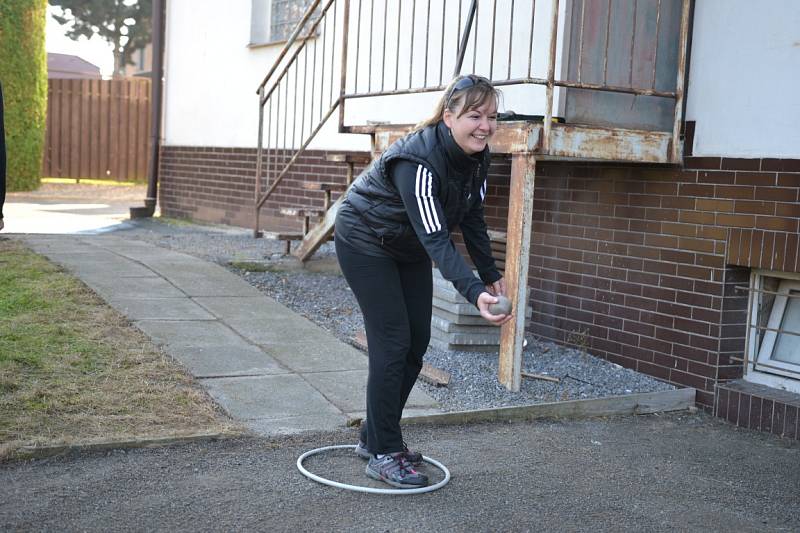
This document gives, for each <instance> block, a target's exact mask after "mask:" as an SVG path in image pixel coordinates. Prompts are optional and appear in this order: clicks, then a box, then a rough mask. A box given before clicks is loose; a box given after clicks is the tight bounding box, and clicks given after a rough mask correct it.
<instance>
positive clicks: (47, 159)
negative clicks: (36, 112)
mask: <svg viewBox="0 0 800 533" xmlns="http://www.w3.org/2000/svg"><path fill="white" fill-rule="evenodd" d="M52 81H53V80H47V115H46V116H45V130H44V131H45V134H44V138H45V143H44V157H43V158H42V176H50V175H51V170H50V169H51V167H52V157H53V106H54V99H53V83H52Z"/></svg>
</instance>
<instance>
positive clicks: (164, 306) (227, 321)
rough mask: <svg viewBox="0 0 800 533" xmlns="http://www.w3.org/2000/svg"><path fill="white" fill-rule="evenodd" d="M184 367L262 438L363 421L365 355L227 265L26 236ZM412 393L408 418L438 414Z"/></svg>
mask: <svg viewBox="0 0 800 533" xmlns="http://www.w3.org/2000/svg"><path fill="white" fill-rule="evenodd" d="M20 238H22V239H23V240H24V241H25V242H26V243H27V244H28V245H29V246H30V247H31V248H32V249H33V250H34V251H36V252H37V253H40V254H42V255H44V256H46V257H48V258H49V259H50V260H52V261H54V262H56V263H59V264H61V265H63V266H64V267H65V268H67V269H68V270H69V271H71V272H72V273H74V274H75V275H76V276H77V277H78V278H80V279H81V280H82V281H83V282H84V283H86V284H87V285H88V286H89V287H91V288H92V289H93V290H94V291H95V292H97V294H98V295H100V297H102V298H103V299H104V300H106V301H107V302H108V303H109V304H110V305H111V306H112V307H114V308H115V309H117V310H118V311H120V312H121V313H122V314H124V315H125V316H127V317H128V318H129V319H130V320H131V321H133V323H134V324H135V325H136V327H138V328H139V329H140V330H142V331H143V332H144V333H146V334H147V335H148V336H150V338H151V339H153V341H154V342H155V343H156V344H158V345H161V346H163V348H164V349H165V351H166V352H167V353H169V354H170V355H171V356H172V357H174V358H175V359H176V360H178V361H180V362H181V363H182V364H183V365H185V366H186V368H187V369H188V370H189V372H191V373H192V374H193V375H194V376H195V377H197V378H198V379H199V380H200V383H202V385H203V386H204V387H205V388H206V389H207V390H208V392H209V393H210V394H211V396H212V397H213V398H214V399H215V400H216V401H217V402H219V403H220V405H222V407H223V408H224V409H225V410H226V411H227V412H228V413H229V414H230V415H231V416H232V417H234V418H236V419H238V420H241V421H243V422H244V423H245V424H246V425H247V426H248V427H249V428H251V429H252V430H253V431H255V432H256V433H257V434H260V435H285V434H292V433H299V432H303V431H319V430H334V429H339V428H342V427H344V426H345V425H346V422H347V421H348V420H349V419H351V418H360V417H363V416H364V401H365V396H366V378H367V358H366V356H365V355H364V354H363V353H362V352H360V351H359V350H357V349H355V348H353V347H352V346H350V345H348V344H345V343H343V342H341V341H339V340H338V339H337V338H335V337H334V336H333V335H332V334H330V333H329V332H327V331H325V330H324V329H322V328H320V327H319V326H317V325H316V324H314V323H312V322H311V321H309V320H308V319H306V318H305V317H303V316H300V315H298V314H297V313H294V312H293V311H291V310H289V309H288V308H286V307H284V306H283V305H281V304H280V303H278V302H277V301H275V300H273V299H272V298H270V297H268V296H265V295H263V294H262V293H260V292H259V291H258V290H257V289H255V288H254V287H252V286H251V285H250V284H249V283H247V282H246V281H244V280H242V279H241V278H239V277H238V276H237V275H235V274H233V273H231V272H229V271H227V270H226V269H224V268H223V267H221V266H219V265H216V264H212V263H208V262H206V261H203V260H201V259H198V258H196V257H193V256H189V255H186V254H181V253H177V252H173V251H170V250H166V249H164V248H159V247H157V246H153V245H151V244H147V243H143V242H139V241H129V240H126V239H124V238H122V237H118V236H115V235H91V236H88V235H87V236H80V235H25V236H20ZM441 412H442V411H441V410H440V409H439V408H438V407H437V405H436V402H435V401H434V400H432V399H431V398H430V397H429V396H428V395H426V394H425V393H423V392H421V391H420V390H417V389H415V390H414V391H413V392H412V394H411V397H410V398H409V402H408V407H407V408H406V412H405V413H404V415H405V416H407V417H410V416H420V415H426V414H433V413H441Z"/></svg>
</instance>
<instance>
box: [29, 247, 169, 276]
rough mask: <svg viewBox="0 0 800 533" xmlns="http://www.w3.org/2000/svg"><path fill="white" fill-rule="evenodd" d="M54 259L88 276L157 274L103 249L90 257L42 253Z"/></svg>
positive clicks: (81, 274)
mask: <svg viewBox="0 0 800 533" xmlns="http://www.w3.org/2000/svg"><path fill="white" fill-rule="evenodd" d="M44 255H45V256H46V257H47V258H48V259H50V260H51V261H54V262H56V263H58V264H60V265H63V266H64V267H65V268H67V269H68V270H70V271H71V272H75V273H76V274H78V275H79V276H88V277H90V278H95V277H96V278H143V277H150V278H152V277H157V276H158V274H156V273H155V272H153V271H152V270H150V269H149V268H147V267H145V266H143V265H142V264H141V263H137V262H134V261H132V260H130V259H125V258H124V257H120V256H118V255H114V254H112V253H110V252H106V251H104V250H99V251H98V253H97V254H92V256H91V259H90V260H87V259H86V254H60V253H59V254H55V253H50V252H48V253H46V254H44Z"/></svg>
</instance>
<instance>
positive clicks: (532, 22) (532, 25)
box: [528, 0, 536, 78]
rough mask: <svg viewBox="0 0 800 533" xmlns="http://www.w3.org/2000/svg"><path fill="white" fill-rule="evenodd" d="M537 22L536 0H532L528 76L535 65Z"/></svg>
mask: <svg viewBox="0 0 800 533" xmlns="http://www.w3.org/2000/svg"><path fill="white" fill-rule="evenodd" d="M535 22H536V0H531V38H530V42H529V43H528V77H529V78H530V77H531V68H532V67H533V28H534V23H535Z"/></svg>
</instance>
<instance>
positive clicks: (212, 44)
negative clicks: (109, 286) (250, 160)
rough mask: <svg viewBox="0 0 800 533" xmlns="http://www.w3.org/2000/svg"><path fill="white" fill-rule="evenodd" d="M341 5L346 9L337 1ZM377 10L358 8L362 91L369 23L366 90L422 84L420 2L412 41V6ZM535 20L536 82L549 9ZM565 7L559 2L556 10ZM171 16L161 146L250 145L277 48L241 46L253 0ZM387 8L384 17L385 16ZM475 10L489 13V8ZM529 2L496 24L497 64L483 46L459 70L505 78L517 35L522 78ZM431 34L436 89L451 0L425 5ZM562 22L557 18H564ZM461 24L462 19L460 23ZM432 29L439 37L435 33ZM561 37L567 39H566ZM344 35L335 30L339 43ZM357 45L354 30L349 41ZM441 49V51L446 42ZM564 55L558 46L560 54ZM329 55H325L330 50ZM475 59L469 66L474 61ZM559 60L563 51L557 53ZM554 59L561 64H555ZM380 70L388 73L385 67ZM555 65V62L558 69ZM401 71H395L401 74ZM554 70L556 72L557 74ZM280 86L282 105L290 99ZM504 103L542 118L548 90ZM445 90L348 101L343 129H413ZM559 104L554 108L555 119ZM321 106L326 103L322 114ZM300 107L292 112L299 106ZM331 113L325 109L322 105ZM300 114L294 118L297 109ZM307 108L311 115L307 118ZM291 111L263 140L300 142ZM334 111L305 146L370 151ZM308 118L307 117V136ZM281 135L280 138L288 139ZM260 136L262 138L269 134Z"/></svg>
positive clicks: (449, 66) (452, 27)
mask: <svg viewBox="0 0 800 533" xmlns="http://www.w3.org/2000/svg"><path fill="white" fill-rule="evenodd" d="M461 2H462V16H463V17H465V16H466V11H467V8H468V6H469V4H470V1H469V0H461ZM401 3H402V6H403V8H402V11H401V12H400V15H401V20H400V26H399V34H400V50H401V53H400V56H399V65H398V64H397V61H396V58H397V57H398V56H397V53H396V49H397V38H398V25H397V14H398V10H399V6H400V4H401ZM341 4H343V2H342V3H341ZM374 4H375V5H376V11H375V13H374V14H373V13H370V12H369V5H370V2H365V3H364V8H363V9H362V12H361V17H362V26H361V27H362V31H361V35H362V38H361V41H360V44H359V46H358V65H359V74H358V76H359V77H358V90H359V91H362V92H363V91H364V89H366V84H367V77H368V74H370V71H369V69H370V65H369V59H370V58H369V43H368V38H367V33H368V29H367V28H368V26H367V23H368V22H369V21H372V22H371V24H372V26H373V27H374V28H375V30H376V31H375V33H374V39H375V40H374V41H373V56H372V67H371V68H372V72H371V76H370V77H371V79H372V82H371V83H372V89H373V90H375V89H376V88H377V87H380V86H381V84H382V83H383V86H384V87H385V88H386V89H393V88H394V86H395V72H396V71H397V72H399V75H398V77H399V80H398V82H399V85H400V87H401V88H403V84H405V86H407V85H408V77H409V74H411V76H412V79H413V84H414V86H420V85H422V82H423V79H424V77H425V75H426V74H425V67H426V65H425V56H426V54H425V50H426V49H425V30H424V15H425V14H424V13H423V12H421V10H424V9H425V8H426V2H416V4H417V13H416V20H417V25H416V28H415V34H414V40H413V43H412V40H411V33H410V24H411V5H412V2H410V1H408V0H400V1H396V0H390V1H388V2H386V4H384V3H383V2H380V1H375V2H374ZM536 4H537V5H536V18H535V26H534V28H535V30H534V39H535V41H534V50H535V54H534V59H533V68H532V75H533V76H536V77H545V76H546V68H547V63H546V54H547V45H548V43H549V24H550V14H551V8H552V3H551V2H547V1H543V2H537V3H536ZM565 4H566V2H562V4H561V5H562V11H563V9H564V7H563V6H564V5H565ZM167 5H168V9H169V11H168V14H167V37H166V41H167V51H166V59H165V68H166V75H165V118H164V121H165V123H164V137H165V144H167V145H189V146H219V147H255V146H256V142H257V132H258V104H257V102H258V98H257V95H256V94H255V91H256V88H257V86H258V84H259V83H260V81H261V79H262V78H263V76H264V75H265V74H266V73H267V71H268V70H269V68H270V66H271V65H272V63H273V62H274V60H275V58H276V57H277V55H278V53H279V52H280V50H281V48H282V46H283V45H282V44H276V45H270V46H264V47H257V48H250V47H248V46H247V44H248V41H249V37H250V9H251V7H250V6H251V1H250V0H231V1H230V2H227V3H225V7H224V8H223V9H221V8H220V3H219V2H216V1H214V0H170V2H168V4H167ZM384 5H387V6H388V14H387V13H386V12H385V11H384ZM481 5H486V6H489V5H490V4H489V3H486V2H484V3H482V4H481ZM531 5H532V4H530V3H528V2H519V1H516V2H515V10H514V17H513V21H514V22H513V29H512V26H507V27H505V28H503V27H499V29H498V31H497V32H496V36H495V50H496V52H495V57H496V59H495V63H494V64H493V65H490V64H489V59H488V58H489V51H488V49H480V48H479V50H478V51H477V54H475V53H474V49H473V48H472V47H470V48H468V50H467V56H466V59H465V62H464V67H463V68H462V72H469V71H472V70H473V61H474V65H475V69H474V70H475V72H476V73H477V74H482V75H485V76H488V75H489V73H490V70H491V71H492V72H493V74H494V77H495V78H498V77H505V76H506V75H507V74H508V46H509V35H510V34H512V35H513V37H512V38H513V48H512V52H513V53H512V61H511V77H524V76H527V68H528V65H527V57H528V55H527V47H528V45H529V42H528V38H529V33H528V31H529V30H528V28H529V27H530V6H531ZM430 6H431V7H430V10H431V21H432V22H431V28H432V29H431V33H430V35H429V37H428V48H427V50H428V54H427V80H428V85H432V84H438V82H439V76H440V70H441V73H442V74H441V77H442V82H443V83H447V81H448V78H449V77H450V76H451V75H452V71H453V66H454V64H455V53H456V48H457V43H458V32H457V30H456V21H457V20H458V13H457V9H458V5H457V2H453V1H452V0H451V1H449V2H447V3H446V4H444V3H443V1H442V0H431V2H430ZM445 6H446V8H447V11H446V12H445V13H444V18H445V20H446V24H445V30H444V34H443V36H442V32H441V30H440V28H441V27H442V17H443V12H442V10H443V7H445ZM497 6H498V7H497V9H498V11H497V20H498V21H504V22H501V24H509V23H508V20H509V15H510V13H509V11H510V6H511V1H510V0H498V2H497ZM356 16H357V15H356V13H355V10H354V12H353V13H352V15H351V26H352V27H355V26H356V24H357V19H356ZM342 19H343V17H342V11H341V10H340V12H339V13H337V19H336V20H337V26H341V23H342ZM562 19H563V17H562ZM384 20H387V21H389V23H387V25H386V31H385V32H384V31H383V21H384ZM490 23H491V13H487V12H483V13H479V19H478V32H479V34H480V38H481V40H482V41H485V40H487V38H488V35H489V32H490ZM462 24H463V22H462ZM437 29H438V31H437ZM562 34H563V32H562ZM328 35H329V37H328V41H327V46H328V47H329V48H328V50H330V49H331V48H330V47H331V44H330V39H331V38H332V24H330V27H329V29H328ZM384 35H385V38H386V49H387V52H386V56H385V57H384V56H379V55H378V52H377V51H378V50H379V49H381V48H382V47H383V41H382V40H383V38H384ZM340 37H341V29H340V30H339V32H338V34H337V40H338V39H339V38H340ZM350 39H351V43H352V44H354V40H355V32H354V33H353V34H352V35H351V36H350ZM316 43H317V48H318V49H320V50H321V49H322V45H323V34H322V33H321V34H320V36H319V37H318V38H317V39H316ZM442 43H444V45H442ZM412 46H413V50H414V57H413V73H410V72H409V70H410V65H411V63H412V61H410V59H409V54H410V52H409V51H410V49H411V47H412ZM442 49H444V60H443V61H442V62H441V63H442V64H441V69H440V58H441V57H442V54H441V51H442ZM558 49H559V50H560V49H561V46H559V47H558ZM329 53H330V52H329ZM355 54H356V47H355V46H351V53H350V55H349V56H348V72H349V75H348V84H349V85H348V92H352V91H354V90H356V86H355V66H356V57H355ZM338 56H339V54H338V49H337V53H336V55H335V63H336V71H337V72H338V69H339V63H340V58H339V57H338ZM473 57H474V60H473ZM559 58H560V54H559ZM559 60H560V59H559ZM381 66H383V67H384V70H383V71H382V70H381ZM559 66H560V65H559ZM397 67H399V68H397ZM557 72H558V71H557ZM300 78H301V79H300V81H299V83H298V87H299V90H298V93H299V94H301V93H300V91H302V90H303V87H306V88H308V87H309V86H310V85H311V83H310V82H309V83H303V81H302V74H300ZM330 83H331V80H330V70H328V71H327V73H326V76H325V81H324V82H323V83H322V84H321V85H320V83H319V81H318V80H317V81H316V82H315V85H316V86H317V87H319V86H321V87H322V90H323V92H324V95H326V96H325V97H324V98H323V102H327V95H328V94H330ZM334 83H335V85H334V95H336V94H338V83H339V82H338V75H336V76H335V81H334ZM293 87H294V85H293V84H290V86H289V89H288V91H289V94H288V98H290V99H292V98H294V94H293V90H294V89H293ZM286 90H287V89H284V94H283V98H286V97H287V95H286V92H285V91H286ZM503 93H504V99H503V106H502V108H501V110H502V109H505V110H514V111H516V112H518V113H527V114H544V101H545V99H544V94H545V90H544V87H541V86H534V85H527V86H518V87H508V88H504V89H503ZM440 94H441V93H427V94H418V95H404V96H393V97H381V98H369V99H356V100H348V103H347V105H346V116H345V123H346V124H365V123H366V122H367V120H370V121H391V122H396V123H414V122H417V121H419V120H422V119H424V118H426V117H427V115H428V114H429V113H430V112H431V111H432V109H433V107H434V104H435V102H436V100H437V98H438V97H439V96H440ZM316 101H317V104H315V106H316V108H315V113H314V114H315V115H316V116H317V117H318V116H319V105H318V102H319V99H318V98H317V99H316ZM558 105H559V102H558V101H556V108H555V109H556V110H555V111H554V113H557V109H558ZM326 106H327V104H325V105H323V107H326ZM299 107H300V106H298V108H299ZM326 108H327V107H326ZM297 111H298V112H297V113H296V114H297V115H299V109H298V110H297ZM310 111H311V110H310V108H309V107H307V110H306V112H307V114H310ZM291 115H292V113H291V112H290V113H289V116H288V120H284V119H283V117H280V118H278V117H273V120H272V121H271V122H272V125H271V126H270V128H269V132H271V133H269V134H270V135H271V136H272V138H273V139H274V138H275V137H278V139H279V141H278V145H279V146H281V145H283V144H284V141H283V140H284V138H286V139H287V140H286V142H285V144H286V145H287V146H296V145H298V144H299V133H298V134H296V135H295V136H294V141H292V128H293V127H295V128H296V129H297V130H299V129H300V125H299V124H293V122H292V118H293V117H292V116H291ZM337 120H338V111H337V112H336V113H334V115H333V116H332V117H331V120H329V121H328V123H326V124H325V126H324V127H323V128H322V130H321V131H320V132H319V134H318V135H317V137H316V139H315V140H314V142H313V143H312V144H311V146H310V148H327V149H347V150H368V149H369V140H368V138H367V137H366V136H356V135H340V134H338V133H337V131H336V130H337ZM307 128H308V119H306V129H307ZM284 131H285V132H286V133H285V134H284ZM265 135H266V134H265Z"/></svg>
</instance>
